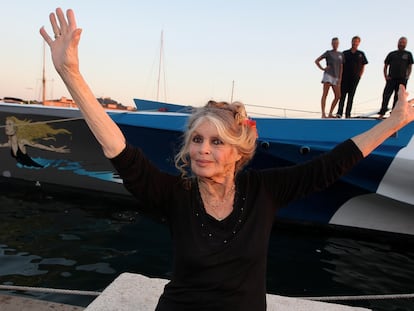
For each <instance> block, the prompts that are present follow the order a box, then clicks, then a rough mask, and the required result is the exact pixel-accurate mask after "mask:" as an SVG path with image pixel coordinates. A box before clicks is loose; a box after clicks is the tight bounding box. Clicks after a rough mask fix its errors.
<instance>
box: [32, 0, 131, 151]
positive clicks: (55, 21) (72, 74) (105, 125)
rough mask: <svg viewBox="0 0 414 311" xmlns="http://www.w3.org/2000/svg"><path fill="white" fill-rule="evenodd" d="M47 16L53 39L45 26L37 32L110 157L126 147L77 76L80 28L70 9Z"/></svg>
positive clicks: (106, 115) (108, 118) (92, 95)
mask: <svg viewBox="0 0 414 311" xmlns="http://www.w3.org/2000/svg"><path fill="white" fill-rule="evenodd" d="M49 17H50V23H51V25H52V29H53V33H54V38H51V37H50V36H49V34H48V33H47V31H46V30H45V29H44V27H42V28H41V29H40V34H41V35H42V37H43V38H44V40H45V41H46V43H47V44H48V45H49V47H50V50H51V53H52V60H53V64H54V66H55V68H56V71H57V72H58V73H59V75H60V77H61V78H62V80H63V82H64V83H65V85H66V87H67V89H68V91H69V93H70V94H71V96H72V98H73V100H74V101H75V103H76V104H77V105H78V106H79V108H80V110H81V112H82V114H83V116H84V118H85V120H86V122H87V124H88V126H89V128H90V129H91V131H92V133H93V134H94V135H95V137H96V139H97V140H98V142H99V143H100V144H101V146H102V149H103V151H104V154H105V156H106V157H108V158H113V157H115V156H116V155H118V154H119V153H120V152H121V151H122V150H123V149H124V148H125V137H124V135H123V134H122V132H121V130H120V129H119V127H118V125H117V124H116V123H115V122H114V121H113V120H112V119H111V118H110V117H109V116H108V114H107V113H106V111H105V110H104V109H103V107H102V106H101V104H100V103H99V102H98V101H97V99H96V97H95V96H94V94H93V93H92V91H91V89H90V88H89V86H88V84H87V83H86V81H85V79H84V78H83V76H82V75H81V73H80V70H79V59H78V44H79V40H80V36H81V32H82V29H80V28H77V26H76V20H75V14H74V12H73V11H72V10H70V9H69V10H67V12H66V18H65V15H64V13H63V11H62V9H60V8H57V9H56V13H51V14H50V16H49Z"/></svg>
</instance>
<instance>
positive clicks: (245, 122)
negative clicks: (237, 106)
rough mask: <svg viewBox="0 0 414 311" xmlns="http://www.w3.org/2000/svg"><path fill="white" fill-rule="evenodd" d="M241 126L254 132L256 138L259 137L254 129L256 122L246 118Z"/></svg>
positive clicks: (255, 128)
mask: <svg viewBox="0 0 414 311" xmlns="http://www.w3.org/2000/svg"><path fill="white" fill-rule="evenodd" d="M242 124H243V125H245V126H247V127H250V128H251V129H252V130H254V131H255V132H256V138H257V137H259V134H258V133H257V127H256V121H255V120H252V119H250V118H246V119H244V120H243V121H242Z"/></svg>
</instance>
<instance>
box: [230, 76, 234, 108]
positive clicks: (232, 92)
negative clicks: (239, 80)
mask: <svg viewBox="0 0 414 311" xmlns="http://www.w3.org/2000/svg"><path fill="white" fill-rule="evenodd" d="M233 94H234V80H233V83H232V84H231V98H230V103H232V102H233Z"/></svg>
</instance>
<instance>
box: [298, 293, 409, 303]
mask: <svg viewBox="0 0 414 311" xmlns="http://www.w3.org/2000/svg"><path fill="white" fill-rule="evenodd" d="M294 298H297V299H305V300H315V301H345V300H386V299H412V298H414V293H413V294H388V295H387V294H386V295H356V296H326V297H324V296H321V297H294Z"/></svg>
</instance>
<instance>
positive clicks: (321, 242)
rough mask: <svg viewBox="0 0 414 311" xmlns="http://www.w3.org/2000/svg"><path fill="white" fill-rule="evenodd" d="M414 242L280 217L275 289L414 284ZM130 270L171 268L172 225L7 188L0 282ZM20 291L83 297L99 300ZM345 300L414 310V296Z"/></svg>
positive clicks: (114, 206) (299, 293) (68, 281)
mask: <svg viewBox="0 0 414 311" xmlns="http://www.w3.org/2000/svg"><path fill="white" fill-rule="evenodd" d="M390 221H391V220H390ZM413 241H414V240H412V239H401V237H398V238H395V239H393V238H387V239H384V238H376V237H375V236H372V235H370V236H369V237H365V236H364V235H363V234H361V235H357V234H353V235H352V236H350V235H348V234H344V233H342V232H336V231H320V230H313V229H312V230H311V229H308V228H307V227H298V226H286V225H279V224H275V229H274V230H273V232H272V236H271V239H270V245H269V256H268V274H267V280H268V292H270V293H273V294H278V295H285V296H291V297H309V296H312V297H315V296H344V295H346V296H348V295H384V294H410V293H414V281H413V280H414V244H413ZM123 272H132V273H140V274H144V275H146V276H150V277H160V278H168V277H169V276H170V273H171V247H170V239H169V235H168V230H167V228H166V226H165V225H163V224H159V223H156V222H154V221H152V220H150V219H147V218H145V217H143V216H141V215H140V214H138V213H137V212H135V211H134V210H132V209H131V208H127V209H125V206H123V205H122V204H121V203H119V202H117V201H105V200H100V201H97V200H87V199H83V198H82V196H77V197H71V198H69V199H60V198H56V197H51V196H44V195H41V196H37V195H25V194H22V193H7V194H0V284H3V285H16V286H33V287H46V288H62V289H76V290H87V291H101V290H103V289H104V288H105V287H106V286H107V285H108V284H109V283H110V282H111V281H113V280H114V279H115V278H116V277H117V276H118V275H119V274H121V273H123ZM13 294H19V295H26V296H27V295H28V296H33V297H36V298H40V299H45V300H49V301H56V302H62V303H68V304H73V305H79V306H86V305H88V304H89V303H90V302H91V301H92V300H93V299H94V297H91V296H77V295H63V294H42V293H28V292H26V293H17V292H13ZM336 302H337V303H338V301H336ZM339 303H343V304H347V305H354V306H362V307H367V308H372V309H374V310H414V300H413V299H387V300H372V299H370V300H362V301H343V302H339Z"/></svg>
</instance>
